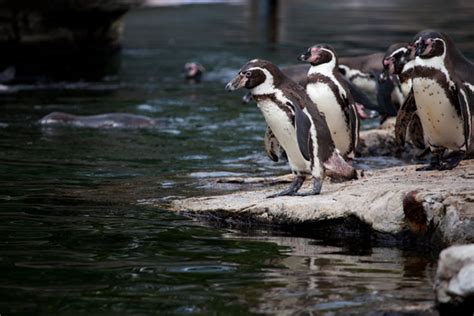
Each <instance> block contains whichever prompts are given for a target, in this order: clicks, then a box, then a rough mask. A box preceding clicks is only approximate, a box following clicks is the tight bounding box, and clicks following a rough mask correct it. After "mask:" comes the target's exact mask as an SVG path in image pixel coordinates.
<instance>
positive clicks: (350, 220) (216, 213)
mask: <svg viewBox="0 0 474 316" xmlns="http://www.w3.org/2000/svg"><path fill="white" fill-rule="evenodd" d="M416 167H417V166H406V167H395V168H388V169H383V170H378V171H370V172H366V173H365V176H364V177H363V178H361V179H360V180H356V181H350V182H344V183H329V182H328V181H326V182H325V183H324V185H323V190H322V192H321V195H319V196H307V197H280V198H274V199H268V198H266V196H268V195H270V194H272V193H274V192H276V191H278V190H280V189H282V188H281V187H275V186H272V187H266V188H264V189H257V190H256V188H255V187H251V185H250V187H249V183H255V182H260V181H261V182H262V183H265V182H268V179H262V178H252V179H250V180H245V181H242V185H243V186H242V189H253V191H240V192H236V193H232V194H226V195H220V196H209V197H197V198H187V199H177V200H172V201H169V202H168V203H167V204H165V205H164V207H165V208H166V209H168V210H171V211H177V212H181V213H185V214H187V215H189V216H192V217H199V218H204V219H206V220H209V221H218V222H222V223H227V224H238V225H249V224H250V225H253V224H258V225H262V224H265V225H279V226H284V227H300V228H301V227H302V226H304V228H305V231H306V232H308V231H309V232H310V233H314V234H315V235H317V234H318V233H321V232H324V233H323V237H324V235H325V234H326V233H330V234H332V235H333V236H334V235H335V237H341V236H348V235H349V236H351V235H354V234H358V235H360V234H361V233H364V234H366V233H368V234H369V235H370V237H371V238H372V239H374V240H385V241H392V242H393V241H395V242H400V241H403V242H405V241H407V238H408V240H409V241H410V242H411V241H413V240H415V241H416V242H428V243H431V244H433V245H434V246H435V247H436V248H441V247H445V246H448V245H451V244H454V243H470V242H474V220H473V218H474V168H473V167H474V160H466V161H463V162H462V163H461V164H460V165H459V166H458V167H457V168H456V169H454V170H450V171H429V172H426V171H425V172H418V171H416V170H415V169H416ZM221 181H222V180H221ZM231 182H233V183H236V182H238V181H236V179H231ZM281 182H284V181H281ZM308 182H309V181H308ZM285 185H287V184H285ZM305 189H306V190H307V189H308V188H307V187H306V188H305V187H303V188H302V191H304V190H305ZM160 206H161V207H163V205H160Z"/></svg>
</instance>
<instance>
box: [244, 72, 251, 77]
mask: <svg viewBox="0 0 474 316" xmlns="http://www.w3.org/2000/svg"><path fill="white" fill-rule="evenodd" d="M244 75H245V77H247V78H250V77H251V76H252V72H251V71H246V72H245V74H244Z"/></svg>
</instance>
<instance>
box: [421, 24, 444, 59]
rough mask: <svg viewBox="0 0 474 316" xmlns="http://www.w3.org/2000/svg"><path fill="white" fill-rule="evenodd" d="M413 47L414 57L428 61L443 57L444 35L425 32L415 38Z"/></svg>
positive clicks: (429, 31) (435, 32)
mask: <svg viewBox="0 0 474 316" xmlns="http://www.w3.org/2000/svg"><path fill="white" fill-rule="evenodd" d="M413 45H414V46H415V48H416V56H417V57H420V58H423V59H428V58H433V57H437V56H443V55H444V54H445V52H446V39H445V35H444V34H442V33H440V32H437V31H432V30H426V31H422V32H420V33H418V34H417V35H416V36H415V39H414V41H413Z"/></svg>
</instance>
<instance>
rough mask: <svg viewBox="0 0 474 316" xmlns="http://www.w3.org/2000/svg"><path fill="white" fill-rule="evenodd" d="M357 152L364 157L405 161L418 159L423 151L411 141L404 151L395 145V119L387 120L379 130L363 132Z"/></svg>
mask: <svg viewBox="0 0 474 316" xmlns="http://www.w3.org/2000/svg"><path fill="white" fill-rule="evenodd" d="M359 139H360V140H359V146H358V147H357V152H358V154H359V155H360V156H362V157H368V156H395V157H400V158H403V159H407V160H411V159H416V157H417V156H418V155H420V154H421V153H422V152H423V151H422V150H420V149H417V148H416V147H415V146H413V145H412V144H411V143H410V142H409V141H408V142H407V143H406V144H405V147H404V148H403V149H401V148H398V147H397V145H396V144H395V118H389V119H387V120H386V121H385V122H384V123H383V124H382V125H381V126H378V127H377V128H374V129H370V130H366V131H361V132H360V138H359Z"/></svg>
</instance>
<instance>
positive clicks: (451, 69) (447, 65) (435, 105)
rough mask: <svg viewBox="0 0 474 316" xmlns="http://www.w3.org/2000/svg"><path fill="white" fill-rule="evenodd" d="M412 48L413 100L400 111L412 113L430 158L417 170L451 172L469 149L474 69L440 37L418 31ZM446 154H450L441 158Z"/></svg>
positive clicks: (449, 41)
mask: <svg viewBox="0 0 474 316" xmlns="http://www.w3.org/2000/svg"><path fill="white" fill-rule="evenodd" d="M414 45H415V48H416V58H415V65H414V68H413V75H412V85H413V87H412V95H413V97H411V96H408V98H407V100H406V101H405V103H404V105H403V107H404V108H405V109H404V111H405V112H410V111H411V112H412V111H415V110H416V112H417V114H418V116H419V118H420V122H421V125H422V126H423V131H424V135H425V141H426V143H427V144H428V145H429V147H430V150H431V154H432V158H431V162H430V164H429V165H428V166H424V167H422V168H419V169H418V170H434V169H438V170H448V169H453V168H455V167H456V166H457V165H458V164H459V163H460V161H461V160H462V159H463V158H464V157H465V155H466V153H467V152H468V151H469V147H470V138H471V133H472V131H471V124H472V121H471V120H472V114H471V113H472V110H473V102H474V91H473V88H474V65H473V64H472V63H471V62H470V61H469V60H468V59H467V58H466V57H464V55H463V54H462V53H461V52H460V51H459V50H458V49H457V48H456V46H455V45H454V42H453V41H452V39H451V38H450V37H449V36H448V35H446V34H444V33H441V32H437V31H433V30H425V31H422V32H420V33H418V34H417V35H416V36H415V39H414ZM399 119H401V118H400V117H397V121H398V120H399ZM446 150H449V151H451V152H450V153H449V155H447V156H446V157H444V156H443V154H444V153H445V151H446Z"/></svg>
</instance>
